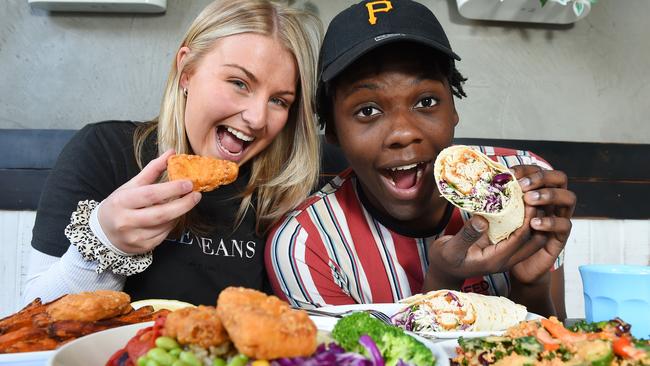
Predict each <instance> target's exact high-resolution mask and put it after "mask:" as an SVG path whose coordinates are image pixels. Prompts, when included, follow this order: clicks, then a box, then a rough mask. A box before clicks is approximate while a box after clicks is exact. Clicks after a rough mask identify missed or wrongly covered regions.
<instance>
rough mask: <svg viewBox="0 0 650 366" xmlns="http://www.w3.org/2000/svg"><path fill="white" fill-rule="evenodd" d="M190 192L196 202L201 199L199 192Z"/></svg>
mask: <svg viewBox="0 0 650 366" xmlns="http://www.w3.org/2000/svg"><path fill="white" fill-rule="evenodd" d="M192 194H193V195H194V197H193V198H194V202H196V203H198V202H199V201H200V200H201V197H202V195H201V193H200V192H193V193H192Z"/></svg>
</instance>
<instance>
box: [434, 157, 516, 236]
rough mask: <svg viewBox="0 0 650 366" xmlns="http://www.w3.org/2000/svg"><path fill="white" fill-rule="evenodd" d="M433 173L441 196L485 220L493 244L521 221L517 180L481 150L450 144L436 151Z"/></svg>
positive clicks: (513, 229) (510, 231) (505, 168)
mask: <svg viewBox="0 0 650 366" xmlns="http://www.w3.org/2000/svg"><path fill="white" fill-rule="evenodd" d="M433 172H434V175H435V178H436V183H437V184H438V191H439V192H440V194H441V195H442V196H443V197H444V198H446V199H447V200H448V201H449V202H451V203H452V204H454V205H455V206H457V207H459V208H461V209H463V210H465V211H468V212H470V213H472V214H476V215H480V216H483V217H484V218H485V219H486V220H487V221H488V223H489V224H490V227H489V229H488V236H489V238H490V241H491V242H492V243H498V242H499V241H501V240H503V239H507V238H508V236H510V234H511V233H512V232H513V231H515V230H516V229H517V228H519V227H520V226H521V225H522V224H523V223H524V201H523V193H522V191H521V187H520V186H519V183H518V182H517V179H516V178H515V176H514V175H513V174H512V173H510V171H509V170H508V168H507V167H505V166H504V165H502V164H499V163H497V162H495V161H493V160H492V159H490V158H488V157H487V156H486V155H484V154H482V153H481V152H479V151H476V150H474V149H472V148H471V147H469V146H463V145H454V146H450V147H448V148H446V149H444V150H442V151H441V152H440V154H438V158H437V159H436V162H435V165H434V167H433Z"/></svg>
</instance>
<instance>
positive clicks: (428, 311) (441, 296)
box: [392, 290, 528, 335]
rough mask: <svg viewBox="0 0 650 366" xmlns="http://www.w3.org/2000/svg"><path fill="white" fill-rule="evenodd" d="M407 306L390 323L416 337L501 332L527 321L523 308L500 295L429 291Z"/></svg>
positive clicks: (409, 301) (405, 300) (411, 299)
mask: <svg viewBox="0 0 650 366" xmlns="http://www.w3.org/2000/svg"><path fill="white" fill-rule="evenodd" d="M400 302H401V303H405V304H407V306H406V307H405V308H404V309H402V310H401V311H400V312H398V313H397V314H395V315H394V316H393V318H392V319H393V323H394V324H395V325H397V326H399V327H402V328H404V329H405V330H409V331H412V332H416V333H418V334H422V335H426V334H427V333H431V332H450V331H501V330H505V329H507V328H508V327H511V326H513V325H515V324H517V323H519V322H520V321H522V320H525V319H526V315H527V313H528V312H527V311H526V307H525V306H523V305H519V304H516V303H514V302H512V301H511V300H509V299H507V298H505V297H501V296H486V295H481V294H476V293H472V292H468V293H465V292H458V291H452V290H438V291H431V292H429V293H426V294H419V295H415V296H411V297H409V298H406V299H403V300H402V301H400Z"/></svg>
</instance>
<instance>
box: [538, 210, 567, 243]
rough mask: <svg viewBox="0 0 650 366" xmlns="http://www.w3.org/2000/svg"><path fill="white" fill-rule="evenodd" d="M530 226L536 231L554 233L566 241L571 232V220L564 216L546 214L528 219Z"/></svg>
mask: <svg viewBox="0 0 650 366" xmlns="http://www.w3.org/2000/svg"><path fill="white" fill-rule="evenodd" d="M530 226H531V227H532V228H533V229H535V230H537V231H545V232H550V233H555V235H556V236H557V237H558V239H560V240H562V241H566V239H567V238H568V237H569V233H571V226H572V224H571V220H569V219H567V218H564V217H557V216H547V217H536V218H534V219H532V220H530Z"/></svg>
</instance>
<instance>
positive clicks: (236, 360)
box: [228, 353, 248, 366]
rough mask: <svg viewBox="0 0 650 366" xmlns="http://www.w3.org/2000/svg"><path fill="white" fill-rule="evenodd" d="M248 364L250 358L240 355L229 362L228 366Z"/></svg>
mask: <svg viewBox="0 0 650 366" xmlns="http://www.w3.org/2000/svg"><path fill="white" fill-rule="evenodd" d="M247 362H248V357H246V356H244V355H242V354H241V353H240V354H238V355H237V356H235V357H233V358H231V359H230V362H228V366H246V363H247Z"/></svg>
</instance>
